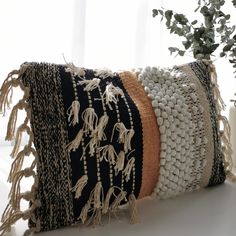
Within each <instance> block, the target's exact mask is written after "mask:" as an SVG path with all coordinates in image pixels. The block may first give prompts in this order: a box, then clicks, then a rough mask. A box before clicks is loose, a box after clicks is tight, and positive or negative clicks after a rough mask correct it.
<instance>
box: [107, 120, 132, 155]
mask: <svg viewBox="0 0 236 236" xmlns="http://www.w3.org/2000/svg"><path fill="white" fill-rule="evenodd" d="M115 130H117V131H118V132H119V137H118V141H119V143H123V144H124V152H125V153H127V152H128V151H129V150H131V140H132V138H133V136H134V133H135V132H134V129H127V128H126V127H125V125H124V123H123V122H118V123H116V124H115V126H114V128H113V131H112V136H111V141H112V140H113V136H114V131H115Z"/></svg>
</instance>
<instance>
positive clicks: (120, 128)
mask: <svg viewBox="0 0 236 236" xmlns="http://www.w3.org/2000/svg"><path fill="white" fill-rule="evenodd" d="M115 130H117V131H118V133H119V137H118V141H119V143H124V135H125V133H127V129H126V127H125V125H124V123H123V122H118V123H116V124H115V125H114V128H113V130H112V135H111V140H110V141H111V142H112V140H113V136H114V132H115Z"/></svg>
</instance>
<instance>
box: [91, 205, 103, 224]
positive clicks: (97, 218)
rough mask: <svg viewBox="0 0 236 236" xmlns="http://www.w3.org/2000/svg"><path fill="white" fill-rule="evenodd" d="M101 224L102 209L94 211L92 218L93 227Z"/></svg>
mask: <svg viewBox="0 0 236 236" xmlns="http://www.w3.org/2000/svg"><path fill="white" fill-rule="evenodd" d="M101 222H102V209H100V208H99V209H96V210H95V213H94V217H93V225H101Z"/></svg>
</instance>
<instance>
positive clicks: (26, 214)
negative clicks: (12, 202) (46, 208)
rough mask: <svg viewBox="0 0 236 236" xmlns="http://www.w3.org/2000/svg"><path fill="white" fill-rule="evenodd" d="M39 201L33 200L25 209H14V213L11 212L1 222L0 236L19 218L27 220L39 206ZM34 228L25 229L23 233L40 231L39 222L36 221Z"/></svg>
mask: <svg viewBox="0 0 236 236" xmlns="http://www.w3.org/2000/svg"><path fill="white" fill-rule="evenodd" d="M40 205H41V204H40V201H37V200H35V201H34V202H33V204H32V205H31V207H30V208H29V209H27V210H25V211H20V210H18V211H15V212H14V213H12V214H11V215H10V216H9V218H8V219H7V220H6V221H4V222H3V224H2V225H1V227H0V232H1V234H0V236H3V235H4V234H5V233H6V232H7V231H9V229H10V227H11V225H13V224H15V223H16V222H17V221H18V220H19V219H21V218H22V219H23V220H28V219H30V218H31V216H32V214H33V212H34V211H35V209H36V208H38V207H40ZM36 226H37V227H36V228H33V229H29V230H27V231H26V232H25V233H24V235H29V234H28V233H29V232H31V233H33V232H39V231H40V224H39V223H38V224H37V225H36Z"/></svg>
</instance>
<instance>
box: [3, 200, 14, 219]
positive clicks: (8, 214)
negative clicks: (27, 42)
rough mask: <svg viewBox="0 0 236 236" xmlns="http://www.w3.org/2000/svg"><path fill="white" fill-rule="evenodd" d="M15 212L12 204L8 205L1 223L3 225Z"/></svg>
mask: <svg viewBox="0 0 236 236" xmlns="http://www.w3.org/2000/svg"><path fill="white" fill-rule="evenodd" d="M13 212H14V209H13V208H12V206H11V204H9V203H8V204H7V206H6V208H5V210H4V212H3V214H2V217H1V222H2V223H3V222H4V221H6V220H7V219H8V218H9V217H10V216H11V215H12V213H13Z"/></svg>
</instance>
